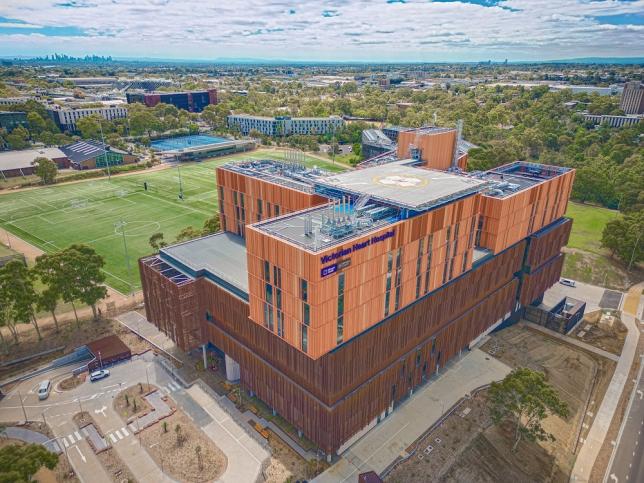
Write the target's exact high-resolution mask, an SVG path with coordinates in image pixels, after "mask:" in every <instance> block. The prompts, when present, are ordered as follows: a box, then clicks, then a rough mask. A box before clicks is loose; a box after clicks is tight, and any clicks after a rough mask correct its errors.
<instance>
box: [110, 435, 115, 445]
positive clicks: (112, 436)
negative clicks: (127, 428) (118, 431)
mask: <svg viewBox="0 0 644 483" xmlns="http://www.w3.org/2000/svg"><path fill="white" fill-rule="evenodd" d="M109 436H110V439H111V440H112V443H116V438H115V437H114V435H113V434H112V433H110V434H109Z"/></svg>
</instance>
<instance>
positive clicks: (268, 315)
mask: <svg viewBox="0 0 644 483" xmlns="http://www.w3.org/2000/svg"><path fill="white" fill-rule="evenodd" d="M263 272H264V282H265V284H264V327H266V328H267V329H268V330H270V331H271V332H274V331H275V327H274V317H273V314H275V319H277V335H278V336H279V337H284V312H283V311H282V288H281V287H282V269H281V268H279V267H277V266H273V270H272V272H273V285H271V283H270V282H271V265H270V263H269V262H268V261H266V260H265V261H264V264H263ZM273 296H274V298H273Z"/></svg>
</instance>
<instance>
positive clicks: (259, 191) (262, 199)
mask: <svg viewBox="0 0 644 483" xmlns="http://www.w3.org/2000/svg"><path fill="white" fill-rule="evenodd" d="M216 172H217V189H218V193H219V215H220V218H221V226H222V229H223V230H224V231H229V232H232V233H237V234H239V235H241V236H244V233H243V230H242V233H240V230H239V225H240V224H242V225H247V224H251V223H257V222H258V221H262V220H266V219H269V218H274V217H276V216H279V215H284V214H286V213H292V212H294V211H300V210H303V209H305V208H311V207H313V206H317V205H321V204H324V203H326V202H327V201H328V200H327V199H326V198H324V197H322V196H319V195H316V194H312V193H304V192H302V191H298V190H296V189H292V188H288V187H286V186H281V185H278V184H275V183H271V182H268V181H265V180H261V179H257V178H251V177H249V176H245V175H243V174H240V173H235V172H233V171H230V170H228V169H226V168H225V167H218V168H217V170H216ZM242 197H243V202H242ZM242 203H243V205H242Z"/></svg>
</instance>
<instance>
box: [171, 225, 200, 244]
mask: <svg viewBox="0 0 644 483" xmlns="http://www.w3.org/2000/svg"><path fill="white" fill-rule="evenodd" d="M200 236H201V231H199V230H195V229H194V228H193V227H191V226H187V227H185V228H184V229H183V230H181V231H180V232H179V234H178V235H177V238H176V240H175V242H176V243H179V242H184V241H188V240H192V239H194V238H199V237H200Z"/></svg>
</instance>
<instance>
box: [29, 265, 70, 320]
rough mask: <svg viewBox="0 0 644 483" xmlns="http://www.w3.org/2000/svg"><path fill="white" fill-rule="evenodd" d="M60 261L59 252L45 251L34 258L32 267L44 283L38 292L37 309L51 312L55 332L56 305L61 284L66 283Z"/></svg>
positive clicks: (61, 291)
mask: <svg viewBox="0 0 644 483" xmlns="http://www.w3.org/2000/svg"><path fill="white" fill-rule="evenodd" d="M61 261H62V257H61V256H60V254H49V253H45V254H43V255H40V256H39V257H37V258H36V265H34V268H33V270H34V273H35V274H36V276H37V277H38V278H39V279H40V281H41V282H42V283H43V285H45V288H44V289H43V290H42V291H41V292H40V294H38V300H37V306H38V309H39V310H46V311H48V312H51V315H52V317H53V318H54V324H55V325H56V332H58V331H59V328H58V319H57V318H56V307H57V306H58V301H59V300H60V299H61V297H62V293H63V286H64V285H65V284H66V282H65V279H64V276H63V274H62V268H61Z"/></svg>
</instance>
